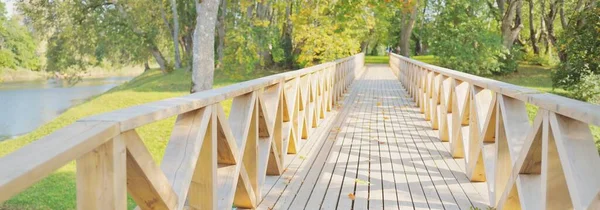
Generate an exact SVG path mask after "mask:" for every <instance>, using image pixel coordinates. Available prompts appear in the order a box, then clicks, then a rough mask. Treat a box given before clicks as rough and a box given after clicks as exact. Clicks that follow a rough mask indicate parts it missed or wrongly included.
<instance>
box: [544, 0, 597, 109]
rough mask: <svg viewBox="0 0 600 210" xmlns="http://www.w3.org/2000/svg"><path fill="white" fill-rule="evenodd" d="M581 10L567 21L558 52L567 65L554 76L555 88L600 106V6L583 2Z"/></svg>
mask: <svg viewBox="0 0 600 210" xmlns="http://www.w3.org/2000/svg"><path fill="white" fill-rule="evenodd" d="M582 4H584V5H582V7H581V8H580V9H581V11H580V12H578V13H576V14H575V15H573V16H572V17H571V18H570V19H569V21H568V22H567V21H565V22H566V23H567V24H568V25H567V24H565V26H566V28H565V31H564V34H563V35H562V36H560V41H559V51H562V56H564V57H565V58H564V60H565V61H564V62H561V64H560V65H559V68H557V70H556V71H555V73H554V75H553V80H554V84H555V86H556V87H562V88H565V89H567V90H571V91H572V92H573V93H574V95H575V97H576V98H579V99H582V100H588V101H591V102H595V103H600V4H599V3H596V2H594V1H588V2H587V3H582Z"/></svg>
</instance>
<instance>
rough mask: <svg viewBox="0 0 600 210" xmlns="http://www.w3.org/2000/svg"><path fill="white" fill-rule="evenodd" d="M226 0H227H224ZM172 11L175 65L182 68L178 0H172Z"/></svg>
mask: <svg viewBox="0 0 600 210" xmlns="http://www.w3.org/2000/svg"><path fill="white" fill-rule="evenodd" d="M223 1H226V0H223ZM171 12H172V13H173V33H172V34H173V35H172V36H173V49H174V52H175V55H174V56H175V67H176V68H181V55H180V53H179V41H178V40H179V15H178V12H177V0H171Z"/></svg>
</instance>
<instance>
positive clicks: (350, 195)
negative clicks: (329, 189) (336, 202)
mask: <svg viewBox="0 0 600 210" xmlns="http://www.w3.org/2000/svg"><path fill="white" fill-rule="evenodd" d="M348 198H350V200H354V199H356V196H354V193H349V194H348Z"/></svg>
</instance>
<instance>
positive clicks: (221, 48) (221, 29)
mask: <svg viewBox="0 0 600 210" xmlns="http://www.w3.org/2000/svg"><path fill="white" fill-rule="evenodd" d="M219 7H220V10H221V13H220V14H219V23H218V25H217V33H218V37H219V43H218V45H217V60H218V62H217V65H218V66H220V65H222V64H223V57H225V17H227V0H222V1H221V5H220V6H219Z"/></svg>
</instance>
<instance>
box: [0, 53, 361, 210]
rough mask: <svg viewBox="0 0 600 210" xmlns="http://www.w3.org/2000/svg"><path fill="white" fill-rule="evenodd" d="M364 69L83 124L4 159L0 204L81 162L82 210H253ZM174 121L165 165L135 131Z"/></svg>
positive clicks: (295, 75) (294, 77) (278, 78)
mask: <svg viewBox="0 0 600 210" xmlns="http://www.w3.org/2000/svg"><path fill="white" fill-rule="evenodd" d="M363 67H364V54H357V55H354V56H351V57H348V58H344V59H339V60H336V61H334V62H328V63H324V64H321V65H317V66H313V67H309V68H305V69H301V70H296V71H290V72H286V73H281V74H276V75H272V76H267V77H263V78H259V79H255V80H250V81H246V82H241V83H238V84H234V85H230V86H227V87H223V88H218V89H213V90H207V91H202V92H198V93H195V94H191V95H187V96H182V97H177V98H171V99H166V100H162V101H157V102H152V103H147V104H143V105H139V106H134V107H130V108H126V109H121V110H117V111H113V112H108V113H104V114H100V115H96V116H92V117H88V118H84V119H81V120H78V121H77V122H75V123H74V124H71V125H68V126H66V127H64V128H62V129H60V130H58V131H56V132H54V133H52V134H50V135H48V136H46V137H44V138H42V139H39V140H37V141H35V142H33V143H31V144H29V145H27V146H25V147H23V148H21V149H19V150H17V151H15V152H13V153H11V154H8V155H7V156H5V157H2V158H0V169H1V172H0V203H2V202H4V201H6V200H8V199H10V198H11V197H12V196H14V195H15V194H17V193H19V192H21V191H23V190H25V189H26V188H28V187H30V186H31V185H33V184H34V183H36V182H37V181H39V180H41V179H43V178H44V177H46V176H48V175H50V174H51V173H53V172H54V171H55V170H57V169H59V168H60V167H62V166H64V165H65V164H67V163H69V162H71V161H74V160H75V161H76V186H77V208H78V209H85V210H90V209H100V210H104V209H126V208H127V194H129V195H130V196H131V197H132V198H133V200H134V201H135V202H136V204H137V205H138V206H139V207H140V208H141V209H183V208H184V205H189V208H190V209H231V207H232V205H233V206H237V207H241V208H254V207H256V205H257V203H258V202H259V201H260V196H261V193H260V192H261V186H262V185H263V183H264V181H265V176H266V175H273V176H277V175H280V174H281V173H282V172H283V170H284V168H283V162H284V158H285V156H286V155H287V154H295V153H296V148H297V146H298V144H299V141H301V139H306V138H308V137H310V136H311V132H312V131H313V129H314V128H316V127H317V126H318V125H319V123H320V122H321V121H322V119H324V118H325V117H327V116H328V113H329V112H330V111H332V110H333V109H334V108H335V105H336V103H337V102H338V101H339V100H340V97H342V95H343V93H344V91H345V90H346V88H347V87H348V86H349V85H350V84H351V83H352V81H353V80H354V79H355V77H356V75H358V74H359V73H360V72H361V71H362V70H363ZM228 99H233V102H232V105H231V109H230V110H231V111H230V114H229V117H227V116H226V114H225V112H224V109H223V107H222V105H221V102H223V101H225V100H228ZM171 116H177V120H176V122H175V125H174V128H173V131H172V134H171V137H170V140H169V142H168V145H167V148H166V150H165V154H164V157H163V159H162V164H161V165H160V166H159V165H158V164H156V163H155V162H154V160H153V159H152V156H151V154H150V152H149V151H148V148H147V147H146V146H145V145H144V141H143V140H142V139H141V137H140V136H139V135H138V133H137V132H136V128H139V127H140V126H143V125H146V124H149V123H153V122H156V121H159V120H163V119H166V118H168V117H171Z"/></svg>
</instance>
